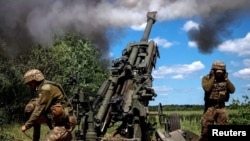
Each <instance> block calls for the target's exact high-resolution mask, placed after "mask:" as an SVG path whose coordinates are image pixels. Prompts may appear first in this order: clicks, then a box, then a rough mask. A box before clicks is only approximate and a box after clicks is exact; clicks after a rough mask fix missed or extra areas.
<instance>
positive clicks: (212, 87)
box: [200, 61, 235, 141]
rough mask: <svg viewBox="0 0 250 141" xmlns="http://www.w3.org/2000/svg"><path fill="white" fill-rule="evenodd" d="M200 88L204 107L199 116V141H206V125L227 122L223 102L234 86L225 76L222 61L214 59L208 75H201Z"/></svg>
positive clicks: (224, 66)
mask: <svg viewBox="0 0 250 141" xmlns="http://www.w3.org/2000/svg"><path fill="white" fill-rule="evenodd" d="M202 88H203V89H204V92H205V96H204V101H205V109H204V113H203V115H202V117H201V125H202V128H201V138H200V141H207V136H208V134H207V132H208V125H213V124H217V125H225V124H228V114H227V110H226V107H225V102H227V101H228V100H229V96H230V94H232V93H234V92H235V87H234V85H233V84H232V82H231V81H230V80H229V79H228V77H227V72H226V65H225V64H224V62H221V61H215V62H214V63H213V65H212V69H211V72H210V74H209V75H206V76H203V77H202Z"/></svg>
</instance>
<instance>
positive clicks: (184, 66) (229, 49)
mask: <svg viewBox="0 0 250 141" xmlns="http://www.w3.org/2000/svg"><path fill="white" fill-rule="evenodd" d="M249 23H250V17H249V16H243V17H241V18H239V19H237V24H232V25H230V29H228V31H230V32H231V33H230V36H229V37H223V38H224V39H223V41H222V42H221V43H220V44H218V46H216V47H215V48H213V50H212V52H209V53H201V52H200V51H199V49H198V47H197V44H196V43H195V42H192V41H190V39H189V38H188V34H187V32H188V31H189V30H190V29H191V27H198V26H199V20H197V18H185V19H177V20H166V21H160V22H158V21H156V22H155V24H154V25H153V27H152V30H151V34H150V40H154V41H155V42H156V43H157V45H158V47H159V51H160V58H159V59H158V61H157V66H156V68H155V69H154V71H153V77H154V81H153V87H154V89H155V91H156V93H157V97H156V98H155V100H154V101H152V102H150V104H151V105H157V104H158V103H162V104H203V102H204V101H203V96H204V95H203V94H204V92H203V90H202V87H201V77H202V76H203V75H206V74H208V73H209V71H210V68H211V65H212V63H213V62H214V61H216V60H221V61H224V62H225V64H226V66H227V72H228V73H229V79H230V80H231V81H232V82H233V83H234V85H235V87H236V92H235V93H234V94H232V95H231V100H230V101H229V102H228V103H231V101H232V99H238V100H240V101H242V96H243V95H248V96H249V93H250V91H249V90H248V89H249V88H250V81H249V80H250V58H249V56H250V26H249ZM143 25H144V26H143ZM139 27H141V28H139ZM144 28H145V23H143V24H142V26H138V28H135V26H131V27H129V28H126V29H125V31H124V32H125V36H123V38H122V39H121V40H120V41H119V42H116V44H114V46H113V47H112V48H111V54H112V57H113V58H119V57H120V56H121V52H122V50H123V49H124V48H125V47H126V45H127V43H129V42H139V41H140V39H141V37H142V35H143V30H144ZM228 28H229V27H228Z"/></svg>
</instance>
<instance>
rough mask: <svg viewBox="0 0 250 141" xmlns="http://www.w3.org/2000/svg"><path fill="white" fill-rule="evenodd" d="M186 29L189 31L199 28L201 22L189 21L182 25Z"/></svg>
mask: <svg viewBox="0 0 250 141" xmlns="http://www.w3.org/2000/svg"><path fill="white" fill-rule="evenodd" d="M182 29H183V30H184V31H189V30H191V29H197V30H198V29H199V24H198V23H196V22H194V21H187V22H186V23H185V24H184V26H183V27H182Z"/></svg>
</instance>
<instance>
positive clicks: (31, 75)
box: [23, 69, 44, 84]
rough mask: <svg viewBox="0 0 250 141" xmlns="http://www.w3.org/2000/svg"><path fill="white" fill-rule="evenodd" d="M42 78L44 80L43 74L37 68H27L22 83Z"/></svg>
mask: <svg viewBox="0 0 250 141" xmlns="http://www.w3.org/2000/svg"><path fill="white" fill-rule="evenodd" d="M42 80H44V75H43V73H42V72H41V71H40V70H38V69H31V70H28V71H27V72H26V73H25V74H24V76H23V81H24V84H27V83H29V82H31V81H42Z"/></svg>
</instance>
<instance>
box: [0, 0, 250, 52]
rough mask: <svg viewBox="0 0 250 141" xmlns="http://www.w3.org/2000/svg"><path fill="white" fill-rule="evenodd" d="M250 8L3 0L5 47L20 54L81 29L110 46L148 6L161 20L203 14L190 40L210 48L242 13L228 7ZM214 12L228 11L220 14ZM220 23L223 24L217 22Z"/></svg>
mask: <svg viewBox="0 0 250 141" xmlns="http://www.w3.org/2000/svg"><path fill="white" fill-rule="evenodd" d="M249 7H250V1H249V0H237V1H236V0H153V1H152V0H126V1H125V0H42V1H39V0H29V1H27V0H9V1H6V0H0V19H1V20H0V46H2V44H3V43H4V44H7V46H8V48H5V51H6V53H8V54H9V55H14V56H15V55H17V54H19V53H20V52H21V51H25V50H27V49H29V48H30V47H31V46H32V45H34V44H41V45H50V44H52V43H53V37H55V36H61V35H63V34H65V33H68V32H71V33H74V32H75V33H81V34H83V35H84V36H86V37H87V38H89V39H90V40H92V41H93V42H94V43H96V45H97V46H98V47H99V48H100V49H102V50H103V51H108V50H109V46H110V43H112V42H113V41H114V40H117V37H119V36H117V35H119V34H120V32H115V31H117V29H121V28H123V27H129V26H132V25H139V24H142V23H144V22H145V21H146V13H147V12H148V11H157V12H158V13H157V20H158V21H163V20H174V19H177V18H189V17H193V16H201V17H202V18H201V20H202V21H201V26H200V30H199V31H192V32H191V33H190V39H191V40H194V41H196V42H197V43H198V45H199V47H200V49H201V50H202V51H203V52H210V51H211V49H210V48H212V47H214V46H216V45H217V44H218V43H220V40H219V39H218V37H219V36H218V35H219V34H220V32H225V30H226V29H227V28H226V26H228V25H229V24H230V23H231V22H232V21H233V20H234V19H235V18H236V17H232V18H231V17H230V16H226V15H224V14H225V12H227V11H234V10H235V11H240V10H241V9H247V8H249ZM214 13H216V14H215V15H217V16H218V13H219V14H221V15H224V16H218V18H214V16H213V15H214ZM220 18H222V19H220ZM227 18H229V19H227ZM217 22H219V23H220V22H221V24H220V25H218V26H219V27H218V26H217V25H216V26H215V27H213V25H214V24H216V23H217ZM110 31H114V32H110ZM204 36H206V37H204ZM114 37H116V38H114Z"/></svg>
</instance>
